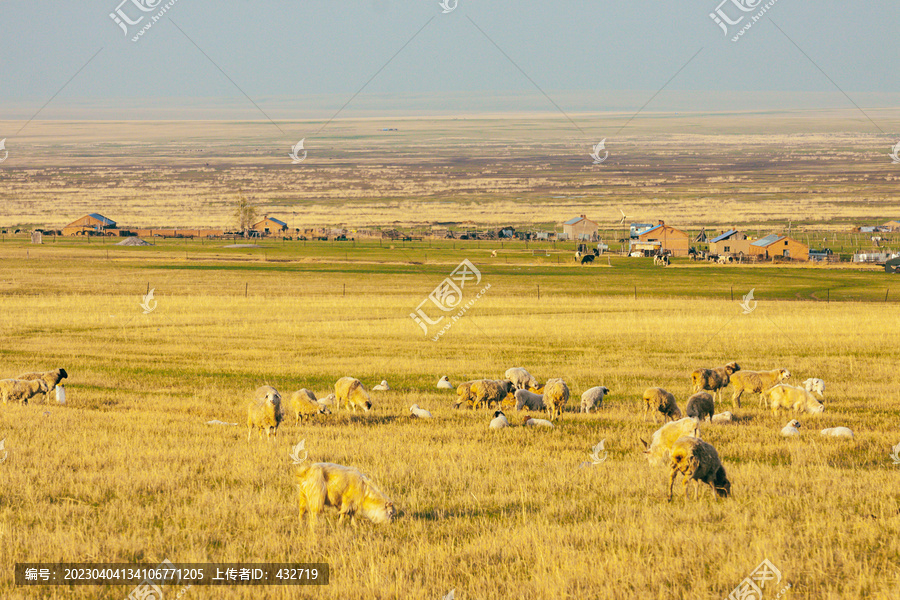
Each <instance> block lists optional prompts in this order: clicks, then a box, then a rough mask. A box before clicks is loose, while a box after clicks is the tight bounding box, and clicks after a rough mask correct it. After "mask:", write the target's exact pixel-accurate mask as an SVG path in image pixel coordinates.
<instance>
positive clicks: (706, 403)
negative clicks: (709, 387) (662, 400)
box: [684, 392, 716, 423]
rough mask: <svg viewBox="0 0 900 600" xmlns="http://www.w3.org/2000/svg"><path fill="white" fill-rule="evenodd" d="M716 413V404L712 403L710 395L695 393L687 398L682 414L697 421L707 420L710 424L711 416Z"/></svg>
mask: <svg viewBox="0 0 900 600" xmlns="http://www.w3.org/2000/svg"><path fill="white" fill-rule="evenodd" d="M715 412H716V404H715V402H713V397H712V394H710V393H708V392H697V393H696V394H694V395H693V396H691V397H690V398H688V402H687V406H686V407H685V409H684V414H686V415H687V416H689V417H694V418H696V419H699V420H701V421H702V420H703V419H707V420H709V422H710V423H711V422H712V417H713V414H715Z"/></svg>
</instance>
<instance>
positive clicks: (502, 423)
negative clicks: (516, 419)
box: [490, 410, 509, 429]
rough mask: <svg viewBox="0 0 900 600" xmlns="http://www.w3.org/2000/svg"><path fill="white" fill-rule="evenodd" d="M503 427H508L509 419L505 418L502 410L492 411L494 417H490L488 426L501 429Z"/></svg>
mask: <svg viewBox="0 0 900 600" xmlns="http://www.w3.org/2000/svg"><path fill="white" fill-rule="evenodd" d="M504 427H509V421H508V420H507V419H506V415H504V414H503V411H502V410H498V411H497V412H495V413H494V418H493V419H491V424H490V428H491V429H503V428H504Z"/></svg>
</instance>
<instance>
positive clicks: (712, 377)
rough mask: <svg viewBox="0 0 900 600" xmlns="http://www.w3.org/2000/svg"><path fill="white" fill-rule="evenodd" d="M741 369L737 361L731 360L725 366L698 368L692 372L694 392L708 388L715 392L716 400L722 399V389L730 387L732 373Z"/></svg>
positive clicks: (707, 389)
mask: <svg viewBox="0 0 900 600" xmlns="http://www.w3.org/2000/svg"><path fill="white" fill-rule="evenodd" d="M740 370H741V367H740V365H738V364H737V363H736V362H730V363H728V364H727V365H725V366H724V367H716V368H714V369H697V370H696V371H694V372H693V373H691V384H692V390H693V393H695V394H696V393H697V392H700V391H704V390H706V391H709V392H713V393H714V394H715V398H716V400H721V399H722V390H723V389H724V388H726V387H728V384H729V382H730V381H731V375H732V374H733V373H736V372H737V371H740Z"/></svg>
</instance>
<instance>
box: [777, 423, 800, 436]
mask: <svg viewBox="0 0 900 600" xmlns="http://www.w3.org/2000/svg"><path fill="white" fill-rule="evenodd" d="M781 435H783V436H784V437H793V436H797V435H800V421H798V420H797V419H792V420H791V421H790V422H789V423H788V424H787V425H785V426H784V428H783V429H782V430H781Z"/></svg>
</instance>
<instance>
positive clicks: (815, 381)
mask: <svg viewBox="0 0 900 600" xmlns="http://www.w3.org/2000/svg"><path fill="white" fill-rule="evenodd" d="M803 387H804V388H805V389H806V391H807V392H809V393H811V394H818V395H819V397H820V398H822V399H823V400H824V399H825V382H824V381H822V380H821V379H819V378H818V377H810V378H809V379H807V380H806V381H804V382H803Z"/></svg>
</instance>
